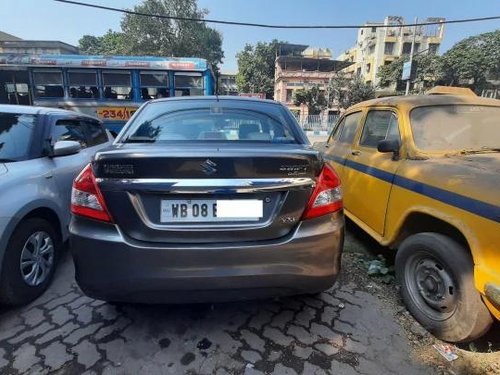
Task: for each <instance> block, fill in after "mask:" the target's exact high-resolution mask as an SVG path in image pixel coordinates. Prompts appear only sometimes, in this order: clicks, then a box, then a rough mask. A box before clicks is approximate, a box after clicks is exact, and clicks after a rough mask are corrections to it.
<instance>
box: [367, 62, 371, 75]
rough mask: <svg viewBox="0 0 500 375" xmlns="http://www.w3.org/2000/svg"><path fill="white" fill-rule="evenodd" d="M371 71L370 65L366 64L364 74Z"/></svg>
mask: <svg viewBox="0 0 500 375" xmlns="http://www.w3.org/2000/svg"><path fill="white" fill-rule="evenodd" d="M371 70H372V64H366V72H367V73H370V71H371Z"/></svg>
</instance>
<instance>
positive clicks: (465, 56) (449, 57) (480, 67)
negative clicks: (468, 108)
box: [377, 30, 500, 93]
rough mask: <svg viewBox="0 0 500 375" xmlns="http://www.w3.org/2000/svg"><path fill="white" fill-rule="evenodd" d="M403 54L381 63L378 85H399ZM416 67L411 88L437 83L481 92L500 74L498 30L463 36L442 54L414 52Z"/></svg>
mask: <svg viewBox="0 0 500 375" xmlns="http://www.w3.org/2000/svg"><path fill="white" fill-rule="evenodd" d="M408 59H409V57H408V56H405V57H402V58H400V59H398V60H396V61H394V62H392V63H391V64H389V65H384V66H382V67H380V69H379V71H378V73H377V77H378V78H379V86H380V87H388V86H390V85H391V84H394V83H397V84H398V86H399V87H401V86H402V81H401V74H402V71H403V63H404V62H406V61H408ZM413 61H414V62H415V64H416V71H415V74H414V78H413V80H412V82H413V84H414V90H413V92H417V93H418V92H421V91H425V90H427V89H429V88H431V87H433V86H435V85H436V84H442V85H448V86H466V87H470V88H471V89H473V90H474V91H476V93H479V92H481V90H482V89H483V88H484V86H485V85H486V83H487V80H488V79H499V78H500V30H496V31H493V32H489V33H484V34H480V35H476V36H472V37H469V38H466V39H464V40H462V41H460V42H458V43H457V44H455V45H454V46H453V47H452V48H451V49H449V50H448V51H447V52H446V53H445V54H444V55H443V56H434V55H428V54H420V55H416V56H414V59H413Z"/></svg>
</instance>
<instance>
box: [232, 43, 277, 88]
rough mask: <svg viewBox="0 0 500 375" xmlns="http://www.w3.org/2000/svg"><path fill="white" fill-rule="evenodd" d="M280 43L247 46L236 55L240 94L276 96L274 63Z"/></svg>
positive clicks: (237, 82)
mask: <svg viewBox="0 0 500 375" xmlns="http://www.w3.org/2000/svg"><path fill="white" fill-rule="evenodd" d="M281 43H283V42H280V41H278V40H276V39H274V40H273V41H271V42H270V43H266V42H258V43H257V44H256V45H255V46H253V45H251V44H247V45H245V48H243V51H241V52H238V53H237V54H236V59H237V61H238V74H237V76H236V84H237V86H238V90H239V91H240V92H251V93H265V94H266V97H267V98H272V97H273V94H274V63H275V60H276V50H277V48H278V45H279V44H281Z"/></svg>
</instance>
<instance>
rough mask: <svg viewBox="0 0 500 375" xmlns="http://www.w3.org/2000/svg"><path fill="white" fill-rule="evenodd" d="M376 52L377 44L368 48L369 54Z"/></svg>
mask: <svg viewBox="0 0 500 375" xmlns="http://www.w3.org/2000/svg"><path fill="white" fill-rule="evenodd" d="M374 53H375V45H372V46H370V47H369V48H368V54H370V55H373V54H374Z"/></svg>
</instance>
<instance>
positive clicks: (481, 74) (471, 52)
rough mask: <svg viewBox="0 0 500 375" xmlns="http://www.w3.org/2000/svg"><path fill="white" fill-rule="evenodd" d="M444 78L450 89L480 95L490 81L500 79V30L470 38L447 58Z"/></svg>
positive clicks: (461, 43)
mask: <svg viewBox="0 0 500 375" xmlns="http://www.w3.org/2000/svg"><path fill="white" fill-rule="evenodd" d="M443 72H444V78H445V80H446V82H447V83H448V84H449V85H456V86H458V85H463V84H464V83H465V84H466V85H467V83H469V82H470V84H468V85H467V86H469V87H471V88H472V89H473V90H475V91H476V92H480V91H481V89H482V88H483V87H484V85H485V84H486V81H487V79H499V77H500V30H496V31H492V32H489V33H484V34H479V35H475V36H471V37H469V38H466V39H464V40H462V41H460V42H458V43H457V44H455V45H454V46H453V47H452V48H451V49H450V50H448V51H447V52H446V53H445V54H444V55H443Z"/></svg>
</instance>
